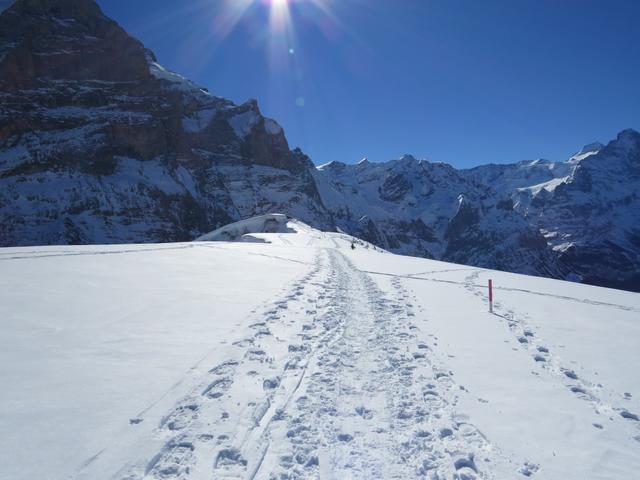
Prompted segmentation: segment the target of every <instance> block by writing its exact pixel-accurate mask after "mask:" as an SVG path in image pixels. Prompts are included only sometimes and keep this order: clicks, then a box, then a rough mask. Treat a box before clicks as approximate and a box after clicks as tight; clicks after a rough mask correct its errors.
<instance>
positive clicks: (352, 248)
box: [351, 242, 356, 250]
mask: <svg viewBox="0 0 640 480" xmlns="http://www.w3.org/2000/svg"><path fill="white" fill-rule="evenodd" d="M355 249H356V244H355V243H354V242H351V250H355Z"/></svg>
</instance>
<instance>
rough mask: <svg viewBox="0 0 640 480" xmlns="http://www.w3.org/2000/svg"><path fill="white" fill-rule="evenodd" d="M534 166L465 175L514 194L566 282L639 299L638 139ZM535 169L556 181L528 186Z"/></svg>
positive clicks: (622, 137)
mask: <svg viewBox="0 0 640 480" xmlns="http://www.w3.org/2000/svg"><path fill="white" fill-rule="evenodd" d="M533 163H535V162H531V163H526V164H518V168H515V169H514V166H509V165H507V166H485V167H477V168H475V169H472V170H468V171H466V172H463V173H464V174H465V176H467V178H470V179H475V180H478V179H487V178H488V176H490V177H491V181H492V182H493V183H494V184H496V185H498V186H499V187H502V188H503V191H507V192H508V193H510V195H511V197H512V200H513V202H514V209H515V211H517V212H518V213H520V214H521V215H522V216H523V218H525V219H526V220H527V222H529V223H530V224H531V225H532V226H534V227H535V228H537V229H538V230H539V231H540V232H541V233H542V234H543V235H544V237H545V240H546V242H547V243H548V245H549V248H551V249H552V250H553V251H554V252H556V254H557V255H558V262H557V265H558V267H559V269H560V270H561V271H562V272H564V275H565V276H566V277H567V278H570V279H575V280H580V281H583V282H585V283H590V284H595V285H602V286H610V287H616V288H622V289H627V290H634V291H640V133H638V132H636V131H634V130H625V131H623V132H621V133H620V134H619V135H618V137H617V138H616V139H615V140H613V141H612V142H610V143H609V144H608V145H606V146H604V145H601V144H593V145H588V146H587V147H585V148H583V149H582V150H581V151H580V152H579V153H578V154H576V155H575V156H574V157H572V158H571V159H570V160H569V161H568V162H565V163H555V164H554V163H551V162H544V163H543V164H540V163H538V164H535V165H532V164H533ZM532 169H534V170H535V169H537V170H543V169H546V170H547V171H548V172H551V174H550V175H549V176H548V179H546V180H543V178H542V176H540V173H539V172H537V173H536V175H537V176H536V182H530V183H529V184H527V183H528V182H527V181H526V180H524V179H523V177H524V176H526V175H527V172H530V171H531V170H532ZM518 175H520V177H518ZM537 180H543V181H537ZM505 183H509V184H511V187H512V188H504V185H505Z"/></svg>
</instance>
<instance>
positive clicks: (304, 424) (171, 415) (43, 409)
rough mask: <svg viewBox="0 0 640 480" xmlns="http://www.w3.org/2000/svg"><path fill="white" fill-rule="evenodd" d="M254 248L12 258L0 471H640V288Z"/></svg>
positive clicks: (0, 350) (338, 246) (361, 252)
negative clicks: (490, 294)
mask: <svg viewBox="0 0 640 480" xmlns="http://www.w3.org/2000/svg"><path fill="white" fill-rule="evenodd" d="M254 224H255V223H254ZM257 224H260V222H257ZM244 235H249V236H250V237H251V238H249V239H246V238H245V239H244V240H245V241H239V242H234V243H230V242H195V243H185V244H163V245H126V246H83V247H41V248H8V249H0V266H1V268H0V328H1V331H2V334H1V335H0V380H1V381H2V389H0V428H1V429H2V435H1V436H0V464H2V474H1V475H0V476H1V477H2V478H3V479H6V480H14V479H35V478H38V479H68V478H72V479H76V478H77V479H111V478H114V479H141V478H146V479H226V478H233V479H236V478H238V479H247V478H249V479H270V478H305V479H306V478H310V479H314V478H322V479H351V478H352V479H378V478H402V479H406V478H430V479H436V478H438V479H452V478H458V479H474V478H478V479H479V478H483V479H498V480H502V479H511V478H514V479H517V478H527V476H530V477H532V478H539V479H563V480H566V479H576V480H578V479H579V480H583V479H622V478H635V477H636V476H637V474H638V472H639V471H640V422H638V421H637V417H635V415H637V414H640V375H639V374H638V370H637V368H638V365H640V348H638V347H639V344H640V295H638V294H632V293H625V292H621V291H615V290H607V289H601V288H595V287H589V286H583V285H577V284H571V283H566V282H559V281H553V280H547V279H540V278H533V277H526V276H520V275H514V274H507V273H499V272H492V271H487V270H482V269H477V268H472V267H465V266H463V265H454V264H446V263H441V262H435V261H429V260H425V259H417V258H410V257H401V256H396V255H392V254H389V253H386V252H381V251H379V250H374V249H373V247H371V246H370V245H367V244H364V243H359V242H357V243H356V245H355V246H356V248H355V250H352V249H351V238H350V237H348V236H346V235H341V234H331V233H323V232H319V231H316V230H313V229H311V228H309V227H307V226H305V225H304V224H301V223H299V222H295V221H293V222H291V221H289V222H288V223H287V224H286V228H285V229H280V230H277V231H274V233H262V232H247V233H244V232H242V235H240V237H239V238H238V239H243V238H242V237H243V236H244ZM489 278H493V280H494V284H495V285H496V299H497V304H496V314H495V315H491V314H489V313H488V305H487V300H486V288H485V287H484V285H485V284H486V282H487V280H488V279H489Z"/></svg>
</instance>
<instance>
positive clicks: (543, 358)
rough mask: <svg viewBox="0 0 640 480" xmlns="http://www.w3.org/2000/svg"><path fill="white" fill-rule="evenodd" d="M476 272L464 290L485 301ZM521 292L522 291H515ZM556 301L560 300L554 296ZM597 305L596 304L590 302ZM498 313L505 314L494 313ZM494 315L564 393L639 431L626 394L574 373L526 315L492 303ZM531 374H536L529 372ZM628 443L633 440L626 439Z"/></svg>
mask: <svg viewBox="0 0 640 480" xmlns="http://www.w3.org/2000/svg"><path fill="white" fill-rule="evenodd" d="M480 272H481V271H480V270H475V271H474V272H473V273H471V274H470V275H469V276H467V277H466V278H465V283H466V287H465V288H466V289H467V291H469V292H470V293H472V294H473V295H475V296H478V297H482V298H486V294H485V292H484V291H483V290H482V287H481V286H479V285H477V284H476V282H477V280H478V276H479V274H480ZM518 291H524V290H518ZM555 297H557V298H564V297H559V296H555ZM591 303H593V304H597V302H591ZM607 306H610V307H614V308H615V307H619V306H618V305H614V304H607ZM500 310H502V311H505V313H498V312H499V311H500ZM494 315H495V316H496V317H498V318H500V319H501V321H504V322H505V323H506V324H507V326H508V328H509V330H510V331H511V332H512V333H513V335H514V336H515V337H516V339H517V341H518V343H519V344H520V347H521V348H522V349H524V350H526V351H527V352H528V353H529V354H530V355H531V357H532V359H533V361H534V362H535V364H536V365H537V366H539V367H540V368H542V369H544V370H546V371H547V372H549V373H550V374H551V375H553V377H555V378H556V380H557V381H559V382H561V383H562V384H563V385H564V386H565V387H566V388H567V389H568V391H569V392H570V393H571V394H573V395H576V396H577V397H578V398H580V399H582V400H585V401H587V402H589V403H590V404H591V405H592V407H593V409H594V411H595V412H596V413H597V414H598V415H602V417H603V419H607V420H610V421H626V422H630V425H631V426H632V428H633V433H634V434H637V433H638V431H640V418H639V416H638V414H637V412H630V411H629V410H627V408H625V407H624V406H622V404H621V403H620V402H621V401H626V400H629V399H630V398H631V395H630V394H629V393H620V392H616V391H614V390H613V389H611V388H609V387H604V386H603V385H602V384H601V383H598V382H594V381H592V380H590V379H588V378H586V377H585V376H583V375H582V374H578V373H576V371H575V367H573V368H572V367H570V366H569V365H577V362H575V361H572V360H568V361H567V360H565V359H563V358H562V357H561V355H558V354H556V352H555V351H552V349H551V348H550V347H549V346H548V344H547V343H546V342H545V341H544V340H543V339H542V338H541V337H540V335H539V334H538V332H537V331H536V329H535V328H533V327H532V326H531V325H530V323H529V322H528V321H527V320H528V318H529V317H528V315H520V314H518V313H516V312H515V311H514V310H511V309H507V308H505V307H503V305H502V303H501V302H495V303H494ZM532 373H533V374H534V375H539V373H538V372H536V371H532ZM593 426H594V427H595V428H598V429H603V428H605V425H603V423H593ZM630 438H631V439H632V440H633V439H635V437H633V434H632V437H630Z"/></svg>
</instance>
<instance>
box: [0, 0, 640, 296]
mask: <svg viewBox="0 0 640 480" xmlns="http://www.w3.org/2000/svg"><path fill="white" fill-rule="evenodd" d="M639 137H640V134H638V133H637V132H635V131H632V130H629V131H625V132H622V133H621V134H620V136H619V137H618V139H616V140H615V141H613V142H611V143H610V144H609V145H607V146H603V145H601V144H592V145H589V146H587V147H585V148H584V149H582V150H581V151H580V152H579V153H577V154H576V155H575V156H573V157H572V158H571V159H570V160H568V161H567V162H549V161H545V160H537V161H533V162H520V163H517V164H513V165H486V166H482V167H477V168H474V169H470V170H462V171H460V170H456V169H455V168H453V167H451V166H450V165H446V164H442V163H431V162H428V161H425V160H417V159H415V158H413V157H411V156H405V157H402V158H401V159H399V160H393V161H390V162H386V163H381V164H375V163H371V162H369V161H366V160H364V161H362V162H360V163H359V164H357V165H347V164H344V163H340V162H332V163H330V164H328V165H325V166H322V167H319V168H318V169H316V168H315V167H314V165H313V163H312V162H311V160H310V159H309V158H308V157H307V156H306V155H304V154H303V153H302V152H301V151H300V150H298V149H295V150H291V149H290V148H289V145H288V143H287V140H286V138H285V135H284V132H283V130H282V128H281V127H280V126H279V125H278V124H277V123H276V122H275V121H274V120H271V119H267V118H265V117H264V116H262V114H261V113H260V110H259V108H258V105H257V103H256V102H255V101H253V100H251V101H248V102H246V103H244V104H242V105H236V104H234V103H233V102H231V101H229V100H226V99H224V98H220V97H216V96H213V95H211V94H210V93H209V92H208V91H207V90H206V89H204V88H202V87H199V86H197V85H195V84H194V83H192V82H191V81H189V80H187V79H185V78H183V77H181V76H180V75H178V74H176V73H173V72H170V71H168V70H166V69H164V68H163V67H162V66H161V65H160V64H159V63H158V62H157V60H156V58H155V56H154V54H153V53H152V52H150V51H149V50H147V49H146V48H145V47H144V46H143V45H142V44H141V43H140V42H139V41H137V40H135V39H134V38H132V37H130V36H129V35H128V34H127V33H126V32H125V31H124V30H123V29H122V28H121V27H120V26H118V24H117V23H116V22H114V21H113V20H111V19H109V18H108V17H106V16H105V15H104V14H103V13H102V11H101V10H100V8H99V7H98V6H97V4H96V3H95V2H94V0H18V1H17V2H15V3H14V4H13V5H12V6H11V7H9V8H8V9H7V10H5V11H4V12H2V14H1V15H0V246H9V245H42V244H75V243H131V242H164V241H177V240H191V239H193V238H196V237H198V236H200V235H202V234H203V233H205V232H209V231H212V230H214V229H216V228H218V227H220V226H222V225H226V224H228V223H231V222H234V221H237V220H240V219H243V218H248V217H253V216H256V215H261V214H267V213H276V212H280V213H286V214H289V215H291V216H294V217H296V218H299V219H300V220H302V221H304V222H306V223H308V224H310V225H313V226H314V227H318V228H320V229H325V230H327V229H328V230H333V229H341V230H343V231H345V232H347V233H350V234H353V235H356V236H359V237H362V238H364V239H366V240H368V241H370V242H372V243H375V244H377V245H379V246H381V247H384V248H386V249H389V250H391V251H394V252H396V253H404V254H411V255H418V256H425V257H431V258H437V259H444V260H449V261H454V262H459V263H464V264H469V265H477V266H483V267H491V268H498V269H503V270H509V271H515V272H521V273H529V274H538V275H545V276H551V277H555V278H567V279H572V280H580V281H584V282H588V283H596V284H599V285H607V286H614V287H621V288H628V289H634V290H639V291H640V273H639V272H640V230H639V227H638V225H640V218H638V217H639V215H640V213H638V212H640V205H639V200H638V197H639V196H640V157H639V155H640V154H639V153H638V151H639V147H638V143H639V140H638V139H639Z"/></svg>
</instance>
